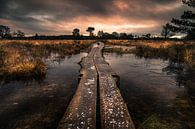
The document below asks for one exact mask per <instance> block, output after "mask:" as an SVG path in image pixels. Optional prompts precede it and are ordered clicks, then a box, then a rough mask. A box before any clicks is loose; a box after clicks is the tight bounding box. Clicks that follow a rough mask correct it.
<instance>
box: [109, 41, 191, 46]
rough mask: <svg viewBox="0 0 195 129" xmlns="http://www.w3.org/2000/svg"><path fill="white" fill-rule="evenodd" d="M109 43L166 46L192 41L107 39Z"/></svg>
mask: <svg viewBox="0 0 195 129" xmlns="http://www.w3.org/2000/svg"><path fill="white" fill-rule="evenodd" d="M106 43H107V44H109V45H124V46H143V45H144V46H149V47H152V48H167V47H170V46H172V45H185V44H194V43H195V42H193V41H188V42H187V41H161V40H160V41H158V40H107V41H106Z"/></svg>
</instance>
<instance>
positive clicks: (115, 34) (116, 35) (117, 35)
mask: <svg viewBox="0 0 195 129" xmlns="http://www.w3.org/2000/svg"><path fill="white" fill-rule="evenodd" d="M112 35H113V36H114V37H115V38H119V37H120V34H119V33H117V32H112Z"/></svg>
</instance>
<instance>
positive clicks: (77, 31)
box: [72, 28, 80, 37]
mask: <svg viewBox="0 0 195 129" xmlns="http://www.w3.org/2000/svg"><path fill="white" fill-rule="evenodd" d="M72 34H73V36H74V37H79V36H80V30H79V29H78V28H75V29H73V32H72Z"/></svg>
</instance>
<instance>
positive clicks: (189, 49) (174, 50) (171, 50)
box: [135, 44, 195, 67]
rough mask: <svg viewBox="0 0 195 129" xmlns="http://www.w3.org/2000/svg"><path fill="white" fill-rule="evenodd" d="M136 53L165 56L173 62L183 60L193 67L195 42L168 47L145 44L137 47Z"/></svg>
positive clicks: (142, 55)
mask: <svg viewBox="0 0 195 129" xmlns="http://www.w3.org/2000/svg"><path fill="white" fill-rule="evenodd" d="M135 54H136V55H137V56H139V57H144V58H163V59H169V60H171V61H172V62H183V63H185V64H187V65H188V66H189V67H191V66H193V65H194V61H195V44H183V45H181V44H180V45H178V44H174V45H171V46H169V47H166V48H164V47H160V48H154V47H150V46H145V45H143V46H137V47H136V50H135Z"/></svg>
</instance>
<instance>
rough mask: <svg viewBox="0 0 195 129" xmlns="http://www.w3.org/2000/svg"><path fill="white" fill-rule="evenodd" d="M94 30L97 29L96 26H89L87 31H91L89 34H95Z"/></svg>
mask: <svg viewBox="0 0 195 129" xmlns="http://www.w3.org/2000/svg"><path fill="white" fill-rule="evenodd" d="M94 30H95V28H94V27H88V28H87V30H86V31H87V32H89V36H93V31H94Z"/></svg>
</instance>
